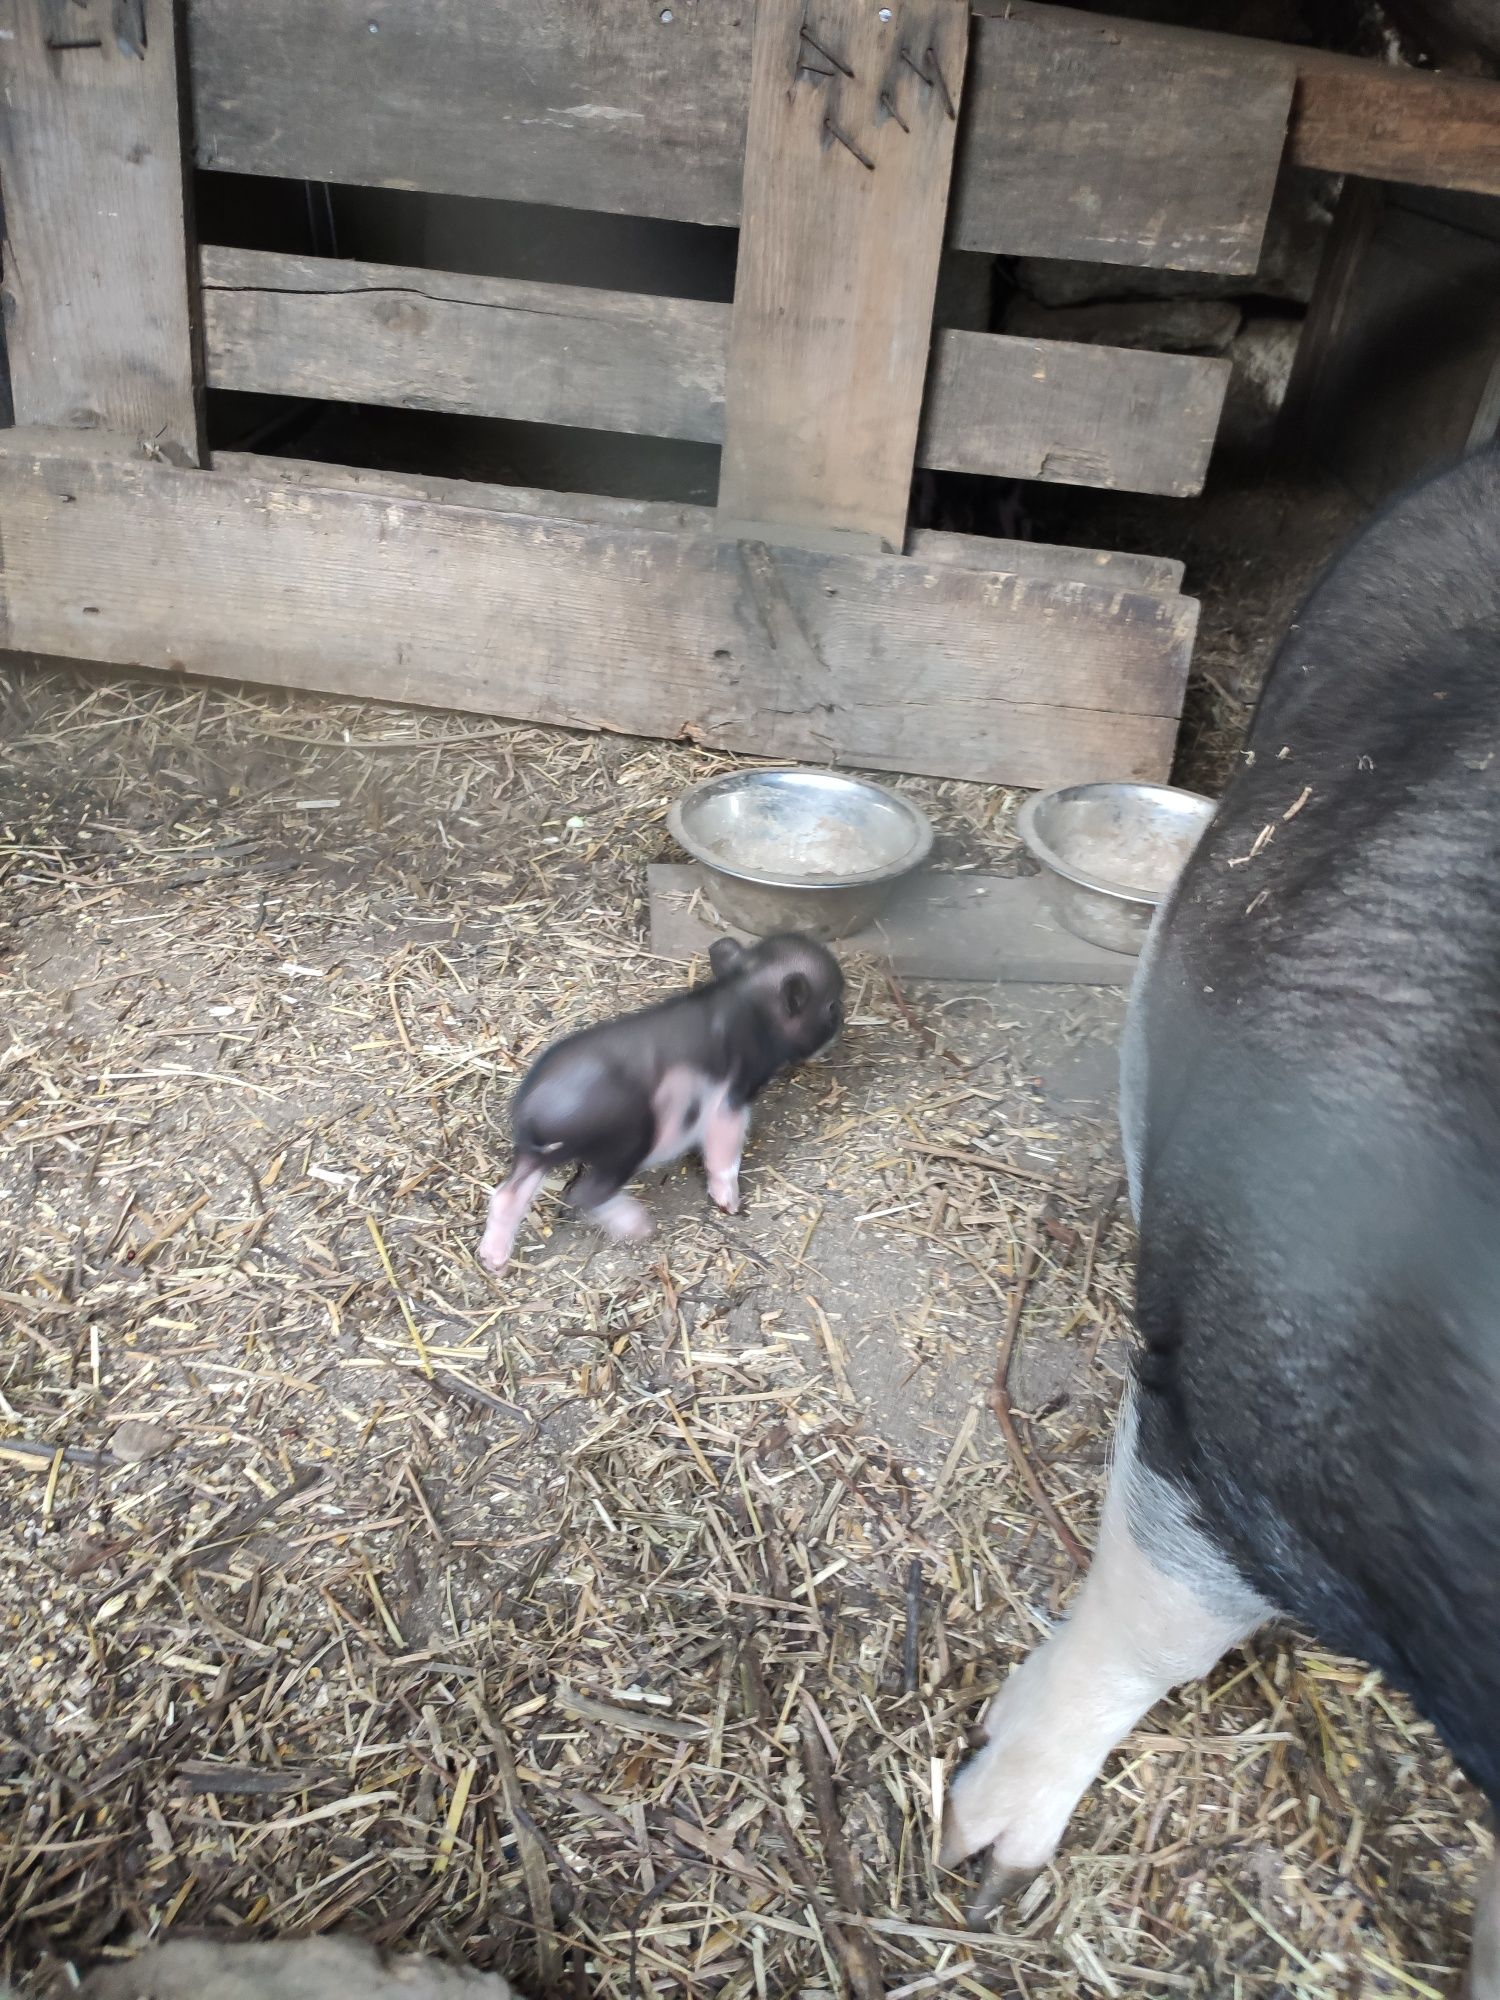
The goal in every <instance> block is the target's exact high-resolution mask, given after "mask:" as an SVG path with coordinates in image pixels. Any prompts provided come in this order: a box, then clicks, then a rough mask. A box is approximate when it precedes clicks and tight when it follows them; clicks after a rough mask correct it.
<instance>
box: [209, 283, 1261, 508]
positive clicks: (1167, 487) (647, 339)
mask: <svg viewBox="0 0 1500 2000" xmlns="http://www.w3.org/2000/svg"><path fill="white" fill-rule="evenodd" d="M201 255H202V267H203V287H204V289H203V316H204V339H205V346H206V349H207V362H208V380H209V382H210V384H211V385H212V386H213V387H214V388H219V389H253V390H258V391H261V392H263V393H266V394H270V395H283V396H309V397H313V398H316V399H319V400H332V401H349V402H357V403H382V404H394V405H396V406H398V407H401V408H406V409H422V410H453V411H460V412H466V413H468V414H470V415H474V416H486V417H512V418H525V419H529V420H531V421H533V422H538V423H552V424H576V425H580V426H582V427H583V428H585V429H590V430H614V431H632V432H639V433H644V434H646V435H649V436H654V437H674V438H697V439H703V440H707V441H708V442H710V443H718V442H719V441H720V440H721V439H722V437H723V429H724V372H725V356H726V351H727V348H728V343H729V307H728V306H724V305H718V304H713V303H710V302H707V301H700V300H689V299H657V298H647V297H642V296H639V295H636V294H634V293H622V292H605V291H595V290H593V289H591V288H589V287H585V286H578V285H540V284H531V283H523V282H520V281H517V280H514V279H508V278H468V277H459V276H458V275H456V274H455V273H453V272H447V271H422V270H416V269H409V268H407V267H405V266H402V265H389V264H361V263H355V262H342V261H339V260H335V259H332V258H319V257H288V256H282V255H280V254H276V253H271V252H266V251H257V250H226V249H221V248H218V247H216V246H212V245H205V246H204V249H203V251H202V253H201ZM914 339H915V336H913V340H914ZM1228 374H1229V364H1228V363H1227V362H1225V361H1219V360H1203V359H1198V358H1196V357H1194V356H1191V355H1186V356H1184V355H1166V354H1147V353H1138V352H1133V351H1129V350H1126V349H1118V348H1108V347H1093V346H1085V345H1075V344H1073V343H1069V342H1063V341H1045V340H1037V341H1034V340H1022V339H1017V338H1013V337H1011V336H1009V335H1004V334H987V333H942V334H939V335H938V338H937V342H936V346H935V349H934V354H933V362H932V369H931V379H930V383H929V387H928V391H927V401H926V407H925V410H924V413H923V419H922V429H921V435H920V438H919V441H918V446H917V458H918V462H919V463H920V464H922V465H933V466H945V467H951V468H954V469H956V470H961V471H967V472H987V473H992V474H995V475H997V476H999V477H1001V478H1009V479H1041V480H1063V481H1067V482H1070V483H1073V484H1079V485H1087V486H1108V487H1119V488H1123V489H1125V490H1127V491H1131V492H1141V493H1172V494H1185V493H1196V492H1197V491H1198V490H1199V488H1200V487H1201V486H1202V484H1203V478H1204V474H1205V471H1206V469H1207V465H1208V456H1209V452H1210V449H1211V447H1212V445H1213V438H1214V430H1215V426H1216V424H1217V422H1218V414H1219V406H1220V403H1221V402H1222V400H1223V395H1224V386H1225V383H1226V381H1227V379H1228ZM909 483H910V475H909V471H908V473H907V474H906V476H905V480H904V485H907V484H909ZM904 485H903V491H904ZM900 511H901V512H902V513H903V514H904V511H905V500H904V497H903V499H902V501H901V507H900ZM891 512H892V514H893V515H894V513H895V512H896V510H895V509H894V508H892V509H891Z"/></svg>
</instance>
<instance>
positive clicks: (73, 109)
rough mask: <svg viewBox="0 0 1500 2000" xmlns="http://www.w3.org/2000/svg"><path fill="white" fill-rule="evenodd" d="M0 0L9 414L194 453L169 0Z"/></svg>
mask: <svg viewBox="0 0 1500 2000" xmlns="http://www.w3.org/2000/svg"><path fill="white" fill-rule="evenodd" d="M138 19H139V23H140V26H139V29H137V28H136V27H135V26H132V25H131V10H130V9H129V8H123V9H122V8H120V7H112V6H111V5H110V0H70V4H68V5H62V4H56V0H0V102H3V105H4V114H3V116H0V188H3V191H4V217H5V243H4V249H3V256H0V265H3V271H4V277H3V288H0V306H3V311H4V315H5V339H6V346H7V349H8V353H9V360H10V378H11V391H12V395H13V398H14V405H15V420H16V422H17V423H19V424H66V425H73V426H78V427H81V428H104V429H112V430H119V431H123V432H126V433H128V434H130V435H131V436H134V437H138V438H141V439H142V440H144V441H146V442H149V443H150V444H152V445H153V446H154V447H155V448H156V449H157V450H158V451H160V452H162V453H163V454H164V455H165V456H167V457H168V458H172V459H176V460H178V461H179V462H181V463H185V464H186V463H194V462H196V461H197V459H198V457H199V456H200V439H199V421H198V407H197V399H196V396H195V393H194V379H193V378H194V368H193V331H192V320H191V315H190V311H189V296H188V216H187V200H186V191H185V183H184V167H183V135H182V125H181V116H180V111H179V103H178V88H177V47H176V39H175V31H174V23H173V12H172V5H171V0H141V4H140V6H139V9H138Z"/></svg>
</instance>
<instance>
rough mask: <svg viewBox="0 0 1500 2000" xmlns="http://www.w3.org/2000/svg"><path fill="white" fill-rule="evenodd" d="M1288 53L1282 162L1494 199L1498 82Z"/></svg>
mask: <svg viewBox="0 0 1500 2000" xmlns="http://www.w3.org/2000/svg"><path fill="white" fill-rule="evenodd" d="M1294 53H1295V55H1296V58H1297V89H1296V93H1295V96H1294V98H1293V100H1292V122H1291V130H1290V133H1289V136H1288V142H1287V157H1288V159H1290V160H1292V161H1294V162H1295V163H1296V164H1297V165H1298V166H1302V167H1322V168H1324V169H1325V170H1326V171H1327V172H1329V173H1337V174H1361V175H1364V176H1366V177H1367V178H1368V179H1370V180H1380V181H1405V182H1410V183H1413V184H1415V185H1416V186H1419V187H1434V188H1453V189H1465V190H1468V191H1470V192H1472V193H1475V194H1500V83H1494V82H1491V81H1489V80H1488V79H1486V78H1482V77H1472V76H1446V75H1443V74H1442V73H1434V72H1433V71H1431V70H1414V69H1393V68H1390V67H1388V66H1387V65H1386V64H1384V63H1374V62H1364V61H1361V60H1360V58H1359V57H1358V56H1336V55H1329V54H1327V53H1326V52H1325V51H1323V50H1320V49H1297V50H1296V51H1295V52H1294Z"/></svg>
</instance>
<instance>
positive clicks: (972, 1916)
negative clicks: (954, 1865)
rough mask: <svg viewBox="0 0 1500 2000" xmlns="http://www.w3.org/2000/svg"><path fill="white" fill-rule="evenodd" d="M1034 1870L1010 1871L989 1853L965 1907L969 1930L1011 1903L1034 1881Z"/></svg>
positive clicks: (1008, 1865)
mask: <svg viewBox="0 0 1500 2000" xmlns="http://www.w3.org/2000/svg"><path fill="white" fill-rule="evenodd" d="M1038 1872H1039V1871H1038V1870H1037V1869H1035V1868H1012V1867H1011V1866H1010V1864H1009V1863H1008V1862H1005V1861H1000V1860H997V1859H996V1857H995V1855H994V1854H993V1853H992V1854H991V1855H990V1858H989V1860H988V1861H987V1862H986V1863H985V1868H984V1879H983V1881H982V1882H981V1883H980V1885H979V1887H978V1889H977V1890H976V1891H975V1893H974V1895H973V1896H971V1897H970V1899H969V1901H968V1903H967V1904H966V1905H965V1906H964V1921H965V1922H966V1923H967V1924H968V1925H969V1927H970V1929H972V1930H979V1929H980V1928H981V1927H982V1926H983V1925H985V1924H987V1923H988V1922H989V1920H990V1918H991V1917H992V1916H994V1914H995V1912H996V1910H998V1909H1002V1908H1003V1907H1004V1905H1005V1904H1007V1903H1013V1902H1014V1901H1015V1899H1016V1897H1017V1896H1019V1895H1020V1893H1021V1891H1022V1890H1023V1889H1024V1888H1026V1887H1027V1885H1028V1884H1029V1883H1032V1882H1034V1881H1035V1880H1036V1878H1037V1874H1038Z"/></svg>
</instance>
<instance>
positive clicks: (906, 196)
mask: <svg viewBox="0 0 1500 2000" xmlns="http://www.w3.org/2000/svg"><path fill="white" fill-rule="evenodd" d="M968 26H969V17H968V7H967V4H966V0H890V4H889V5H888V6H880V5H877V4H876V0H757V6H756V17H755V36H754V45H753V53H752V62H751V77H750V114H749V133H748V138H747V143H746V149H745V181H744V198H743V210H742V220H741V226H740V254H739V267H738V271H737V273H736V279H735V294H734V313H733V318H732V320H731V326H730V341H729V364H728V371H727V377H726V384H725V438H724V457H723V466H722V470H721V473H720V481H719V513H720V517H721V521H722V524H723V528H724V531H725V532H726V534H733V535H739V536H740V537H741V538H757V539H760V540H765V541H773V542H775V541H780V542H784V543H785V542H795V543H801V544H803V545H805V546H817V547H825V548H826V547H837V546H842V547H845V548H865V549H882V548H883V549H899V548H900V546H901V541H902V536H903V533H904V531H905V526H906V511H907V499H908V494H909V492H910V487H911V475H912V464H913V459H914V455H915V451H916V442H917V422H918V418H919V416H920V414H921V402H922V385H923V382H924V380H925V376H926V370H927V354H928V347H929V344H930V342H931V338H932V308H933V296H934V291H935V288H936V284H937V268H938V257H939V253H940V251H941V247H942V238H943V225H944V219H945V216H946V213H947V206H948V180H949V173H950V170H951V168H952V163H953V143H954V137H955V134H956V131H957V118H958V104H959V96H960V92H961V90H962V87H963V77H964V65H965V61H966V56H967V49H968Z"/></svg>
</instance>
